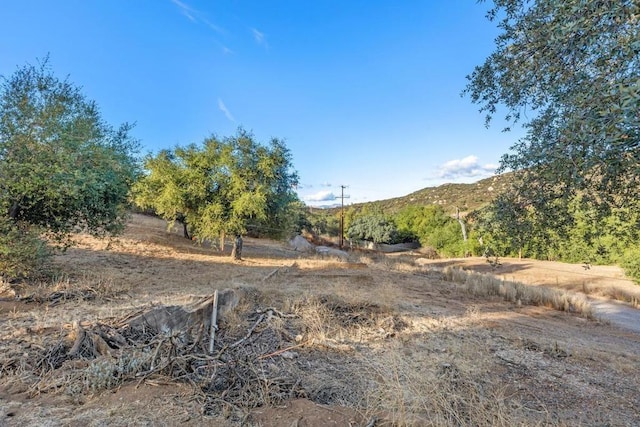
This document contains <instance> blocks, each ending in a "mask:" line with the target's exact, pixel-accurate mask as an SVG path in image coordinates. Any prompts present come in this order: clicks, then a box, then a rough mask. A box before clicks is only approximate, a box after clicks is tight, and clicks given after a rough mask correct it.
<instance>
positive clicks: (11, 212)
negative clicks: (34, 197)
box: [9, 202, 20, 221]
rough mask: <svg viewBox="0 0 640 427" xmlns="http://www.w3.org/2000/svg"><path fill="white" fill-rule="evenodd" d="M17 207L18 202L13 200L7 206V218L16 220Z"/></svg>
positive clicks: (18, 206)
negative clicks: (8, 206)
mask: <svg viewBox="0 0 640 427" xmlns="http://www.w3.org/2000/svg"><path fill="white" fill-rule="evenodd" d="M19 209H20V204H19V203H18V202H13V204H12V205H11V207H10V208H9V218H11V219H12V220H13V221H17V220H18V211H19Z"/></svg>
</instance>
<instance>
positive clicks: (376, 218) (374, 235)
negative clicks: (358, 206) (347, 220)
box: [346, 214, 398, 243]
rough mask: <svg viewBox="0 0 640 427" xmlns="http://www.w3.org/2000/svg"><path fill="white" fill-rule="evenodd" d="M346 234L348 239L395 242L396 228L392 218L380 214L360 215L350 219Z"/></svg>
mask: <svg viewBox="0 0 640 427" xmlns="http://www.w3.org/2000/svg"><path fill="white" fill-rule="evenodd" d="M346 236H347V238H348V239H350V240H366V241H369V242H373V243H396V242H397V237H398V229H397V227H396V224H395V223H394V222H393V220H392V219H390V218H388V217H386V216H384V215H382V214H370V215H362V216H357V217H355V218H354V219H353V220H352V221H351V224H350V225H349V228H348V229H347V231H346Z"/></svg>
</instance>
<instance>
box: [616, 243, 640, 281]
mask: <svg viewBox="0 0 640 427" xmlns="http://www.w3.org/2000/svg"><path fill="white" fill-rule="evenodd" d="M620 266H621V267H622V268H623V270H624V272H625V274H626V275H627V276H629V277H631V278H632V279H633V281H634V282H636V283H638V284H640V246H636V247H632V248H629V249H627V251H626V252H625V253H624V255H622V258H621V260H620Z"/></svg>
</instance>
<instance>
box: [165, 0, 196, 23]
mask: <svg viewBox="0 0 640 427" xmlns="http://www.w3.org/2000/svg"><path fill="white" fill-rule="evenodd" d="M171 2H172V3H173V4H175V5H176V6H178V7H179V8H180V12H182V14H183V15H184V16H186V17H187V18H188V19H189V21H191V22H197V19H196V18H195V16H194V14H195V13H196V11H195V10H193V9H192V8H191V7H190V6H188V5H186V4H185V3H182V2H181V1H180V0H171Z"/></svg>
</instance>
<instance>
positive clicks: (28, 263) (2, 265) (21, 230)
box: [0, 217, 50, 279]
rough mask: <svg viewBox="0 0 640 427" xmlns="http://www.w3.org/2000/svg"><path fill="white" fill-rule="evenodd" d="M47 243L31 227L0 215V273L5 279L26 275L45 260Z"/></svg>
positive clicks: (34, 270) (47, 254)
mask: <svg viewBox="0 0 640 427" xmlns="http://www.w3.org/2000/svg"><path fill="white" fill-rule="evenodd" d="M49 255H50V252H49V250H48V248H47V245H46V244H45V242H44V241H42V240H41V239H40V238H39V236H38V234H37V233H36V232H34V231H33V230H32V229H30V228H27V227H23V226H21V225H19V224H16V223H14V222H13V221H11V220H10V219H8V218H1V217H0V275H1V276H4V277H5V278H7V279H15V278H19V277H26V276H28V275H30V274H31V273H33V272H36V271H37V270H38V269H39V268H40V267H42V265H43V264H44V263H45V261H46V260H47V258H48V256H49Z"/></svg>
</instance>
